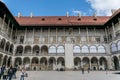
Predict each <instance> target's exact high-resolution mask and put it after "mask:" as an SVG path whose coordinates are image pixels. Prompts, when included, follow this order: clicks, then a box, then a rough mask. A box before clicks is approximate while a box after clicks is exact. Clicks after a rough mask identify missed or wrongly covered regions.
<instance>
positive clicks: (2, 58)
mask: <svg viewBox="0 0 120 80" xmlns="http://www.w3.org/2000/svg"><path fill="white" fill-rule="evenodd" d="M3 59H4V56H3V57H2V58H1V64H0V65H1V66H2V65H3Z"/></svg>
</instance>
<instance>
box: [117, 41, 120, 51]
mask: <svg viewBox="0 0 120 80" xmlns="http://www.w3.org/2000/svg"><path fill="white" fill-rule="evenodd" d="M117 46H118V51H119V50H120V41H118V43H117Z"/></svg>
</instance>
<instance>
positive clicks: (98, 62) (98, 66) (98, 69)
mask: <svg viewBox="0 0 120 80" xmlns="http://www.w3.org/2000/svg"><path fill="white" fill-rule="evenodd" d="M99 69H100V62H99V60H98V70H99Z"/></svg>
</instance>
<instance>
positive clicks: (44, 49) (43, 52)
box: [41, 45, 48, 55]
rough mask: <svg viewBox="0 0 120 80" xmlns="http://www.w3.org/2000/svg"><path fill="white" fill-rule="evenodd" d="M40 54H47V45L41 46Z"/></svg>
mask: <svg viewBox="0 0 120 80" xmlns="http://www.w3.org/2000/svg"><path fill="white" fill-rule="evenodd" d="M41 54H43V55H48V47H47V46H46V45H43V46H42V47H41Z"/></svg>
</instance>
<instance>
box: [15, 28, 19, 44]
mask: <svg viewBox="0 0 120 80" xmlns="http://www.w3.org/2000/svg"><path fill="white" fill-rule="evenodd" d="M17 35H18V33H17V28H16V31H15V42H17V40H16V37H17Z"/></svg>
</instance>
